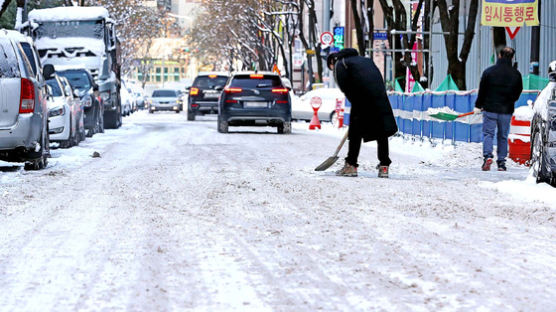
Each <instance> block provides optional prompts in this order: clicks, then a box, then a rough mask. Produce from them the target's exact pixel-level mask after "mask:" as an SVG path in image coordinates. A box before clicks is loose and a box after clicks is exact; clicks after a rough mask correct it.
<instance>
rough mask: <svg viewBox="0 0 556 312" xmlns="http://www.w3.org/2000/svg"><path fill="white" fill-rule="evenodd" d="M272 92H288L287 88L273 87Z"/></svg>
mask: <svg viewBox="0 0 556 312" xmlns="http://www.w3.org/2000/svg"><path fill="white" fill-rule="evenodd" d="M272 93H278V94H288V89H286V88H274V89H272Z"/></svg>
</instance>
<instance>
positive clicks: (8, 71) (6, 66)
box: [0, 38, 20, 78]
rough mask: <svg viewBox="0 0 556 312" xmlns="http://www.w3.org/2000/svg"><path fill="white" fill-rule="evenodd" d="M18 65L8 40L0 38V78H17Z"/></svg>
mask: <svg viewBox="0 0 556 312" xmlns="http://www.w3.org/2000/svg"><path fill="white" fill-rule="evenodd" d="M19 75H20V74H19V65H18V62H17V57H16V56H15V53H14V49H13V48H12V45H11V43H10V41H9V40H7V39H2V38H0V78H19Z"/></svg>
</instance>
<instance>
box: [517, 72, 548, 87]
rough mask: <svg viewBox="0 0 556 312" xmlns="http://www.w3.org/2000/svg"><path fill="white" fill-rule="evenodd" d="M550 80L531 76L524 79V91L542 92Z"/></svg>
mask: <svg viewBox="0 0 556 312" xmlns="http://www.w3.org/2000/svg"><path fill="white" fill-rule="evenodd" d="M548 82H549V80H548V78H543V77H539V76H537V75H533V74H529V75H527V76H525V77H523V90H542V89H544V87H546V85H547V84H548Z"/></svg>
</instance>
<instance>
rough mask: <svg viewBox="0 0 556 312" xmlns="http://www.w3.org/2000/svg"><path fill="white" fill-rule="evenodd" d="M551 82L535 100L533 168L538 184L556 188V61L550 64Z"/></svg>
mask: <svg viewBox="0 0 556 312" xmlns="http://www.w3.org/2000/svg"><path fill="white" fill-rule="evenodd" d="M548 76H549V78H550V82H549V83H548V85H547V86H546V88H544V90H543V91H542V92H541V94H540V95H539V96H538V97H537V99H536V100H535V105H534V106H533V110H534V114H533V120H532V122H531V168H532V170H533V176H534V177H535V178H536V180H537V183H539V182H547V183H549V184H551V185H552V186H556V61H553V62H552V63H550V67H549V74H548Z"/></svg>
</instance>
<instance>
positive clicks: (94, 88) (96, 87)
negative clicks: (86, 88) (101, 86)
mask: <svg viewBox="0 0 556 312" xmlns="http://www.w3.org/2000/svg"><path fill="white" fill-rule="evenodd" d="M97 91H98V84H96V83H95V82H93V92H97Z"/></svg>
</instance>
